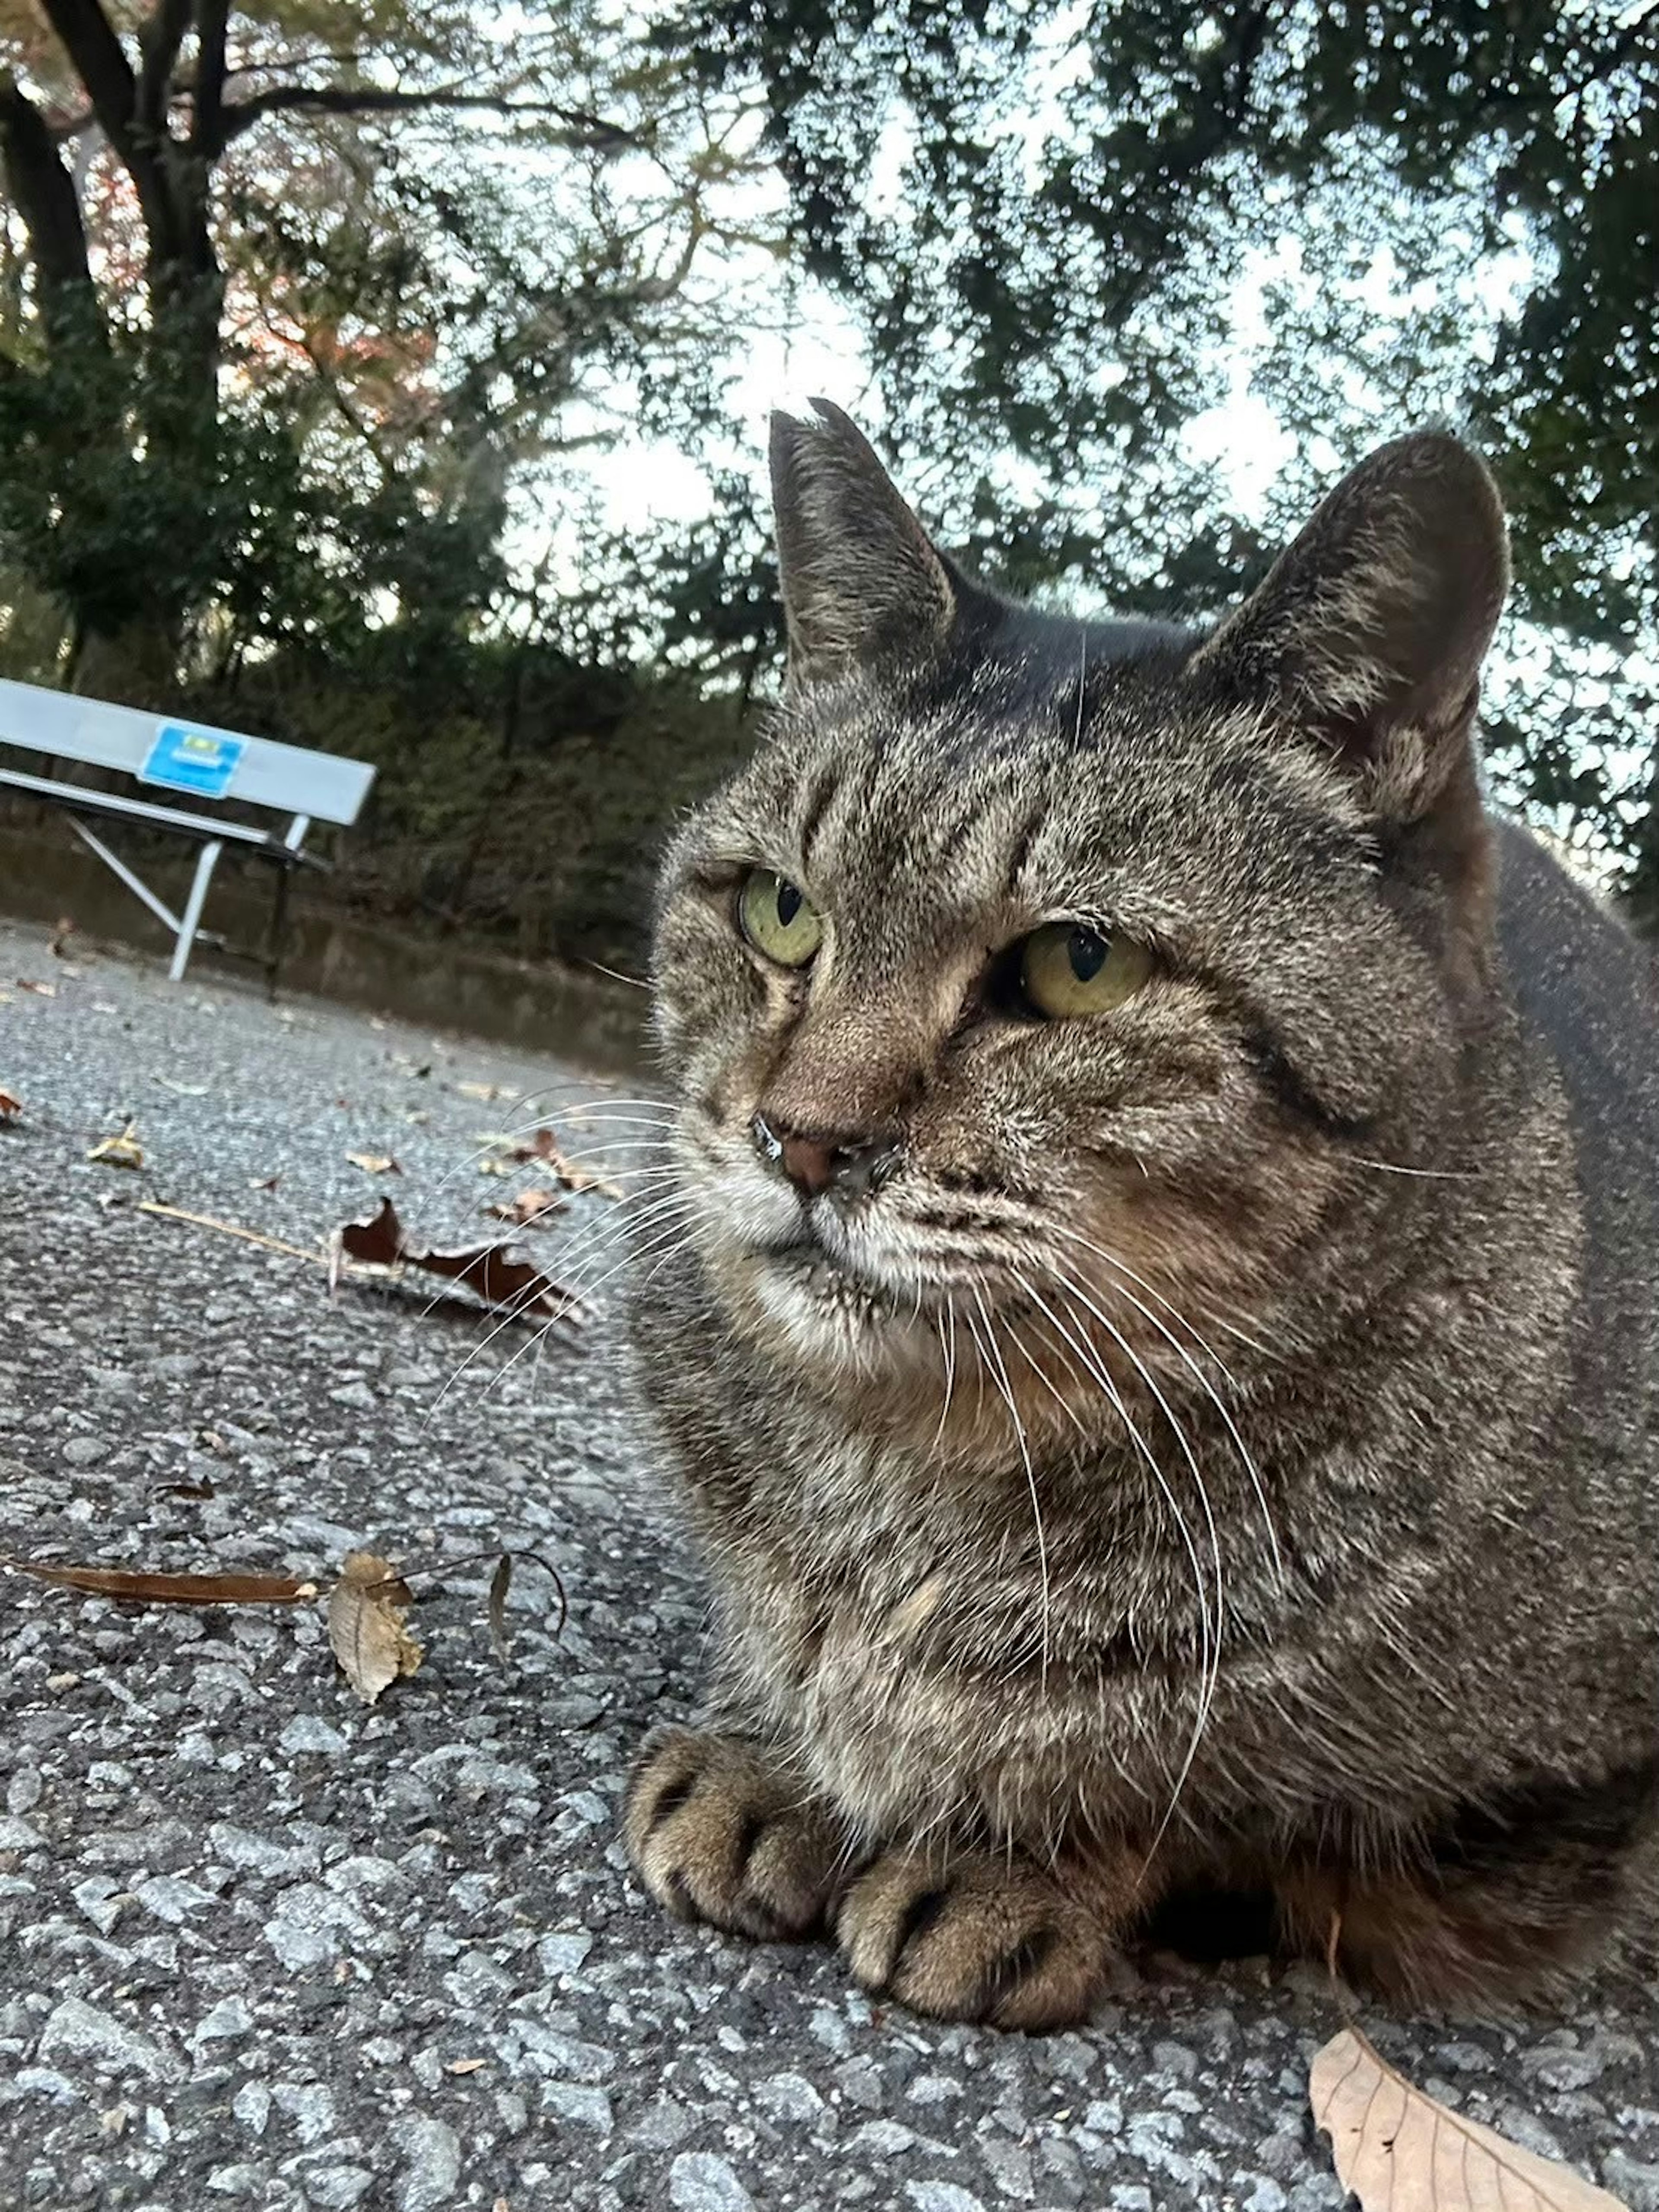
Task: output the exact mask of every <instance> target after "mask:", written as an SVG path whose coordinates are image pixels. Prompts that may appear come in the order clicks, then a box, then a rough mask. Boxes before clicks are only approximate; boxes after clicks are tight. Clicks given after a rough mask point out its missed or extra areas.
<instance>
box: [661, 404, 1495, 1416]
mask: <svg viewBox="0 0 1659 2212" xmlns="http://www.w3.org/2000/svg"><path fill="white" fill-rule="evenodd" d="M816 405H817V414H816V416H814V417H813V418H812V419H810V420H805V421H795V420H791V419H786V418H780V419H779V420H778V422H777V423H776V426H775V435H774V447H773V465H774V477H775V495H776V507H777V529H778V544H779V552H780V557H781V570H782V579H783V590H784V597H785V602H786V606H787V615H788V624H789V639H790V672H789V678H788V684H787V690H786V693H785V696H784V698H783V701H782V703H781V706H780V708H778V709H777V711H776V712H775V714H774V715H773V716H772V718H771V720H770V722H769V726H768V727H767V729H766V731H765V732H764V734H763V738H762V741H761V743H760V744H759V747H758V749H757V752H756V755H755V757H754V758H753V760H752V761H751V762H750V764H749V765H748V767H747V768H745V769H744V770H743V771H742V772H741V773H740V774H739V775H738V776H737V777H736V778H735V779H734V780H733V781H732V782H731V783H730V784H729V785H727V787H726V788H725V789H724V790H723V791H721V792H720V793H719V794H718V795H717V796H716V797H715V798H714V799H712V800H711V801H710V802H709V803H708V805H706V806H705V807H703V808H702V811H700V812H699V813H698V814H697V815H696V817H695V818H694V819H693V820H692V821H691V822H690V824H689V826H688V827H687V828H686V829H685V830H684V833H683V834H682V835H681V836H680V837H679V838H678V841H677V842H676V844H675V846H674V848H673V850H672V852H671V855H670V857H669V860H668V863H667V866H666V868H665V874H664V879H663V886H662V895H661V908H660V916H659V928H658V935H657V945H656V955H655V986H656V992H657V1006H658V1019H659V1034H660V1037H661V1040H662V1042H663V1045H664V1048H665V1054H666V1057H667V1060H668V1063H669V1066H670V1068H671V1073H672V1076H673V1079H674V1080H675V1083H676V1085H677V1088H678V1094H679V1099H680V1103H681V1105H682V1109H683V1111H682V1115H681V1119H680V1123H679V1128H678V1136H677V1139H676V1157H677V1161H678V1172H679V1176H680V1180H681V1186H682V1191H683V1194H684V1198H685V1200H686V1201H687V1204H688V1208H689V1212H688V1216H687V1219H688V1233H689V1235H690V1240H691V1243H692V1244H693V1246H694V1248H695V1249H696V1253H697V1255H698V1260H699V1263H700V1265H701V1266H702V1268H703V1270H704V1271H705V1273H706V1274H707V1276H708V1279H709V1281H710V1283H711V1285H712V1286H713V1288H714V1292H715V1294H716V1296H717V1297H718V1298H719V1300H720V1303H721V1304H722V1306H723V1307H724V1309H725V1310H726V1315H727V1316H728V1318H729V1320H730V1322H731V1324H732V1326H733V1327H734V1328H736V1329H737V1330H738V1331H739V1332H740V1333H741V1334H743V1335H744V1336H745V1337H747V1338H748V1339H749V1340H750V1341H752V1342H753V1343H755V1344H757V1345H758V1346H761V1347H762V1349H763V1351H764V1352H766V1353H767V1354H769V1356H770V1357H772V1358H775V1359H776V1360H777V1361H779V1362H781V1363H784V1364H787V1366H788V1368H789V1370H791V1372H792V1373H793V1374H794V1375H796V1376H799V1378H800V1379H801V1380H802V1381H803V1382H804V1383H806V1384H808V1385H809V1386H813V1387H817V1388H820V1389H828V1390H831V1391H837V1392H840V1393H842V1394H846V1393H849V1392H852V1393H855V1392H857V1391H860V1390H861V1391H863V1392H864V1393H865V1394H866V1397H867V1400H868V1402H869V1405H870V1407H871V1408H872V1418H873V1417H875V1415H876V1414H877V1413H879V1414H880V1417H881V1418H883V1419H887V1420H889V1421H890V1422H896V1423H897V1424H898V1425H900V1426H901V1427H904V1426H906V1425H908V1426H909V1427H910V1428H911V1430H912V1431H914V1432H915V1433H916V1434H921V1432H922V1431H925V1430H926V1429H927V1428H928V1427H930V1426H932V1425H933V1424H935V1423H937V1422H941V1421H944V1420H946V1419H948V1420H949V1421H951V1422H953V1423H956V1422H963V1421H965V1422H969V1424H970V1425H971V1423H972V1422H973V1420H974V1419H979V1420H980V1421H981V1425H984V1424H985V1422H986V1420H987V1415H986V1414H985V1412H984V1409H985V1408H986V1407H987V1406H988V1407H996V1406H997V1405H998V1404H999V1403H1000V1401H1006V1400H1008V1399H1012V1400H1013V1401H1015V1402H1016V1403H1018V1406H1019V1407H1020V1408H1021V1410H1022V1414H1023V1416H1024V1419H1025V1420H1026V1422H1027V1425H1028V1426H1031V1425H1036V1426H1041V1425H1055V1426H1058V1425H1061V1424H1062V1422H1064V1423H1071V1424H1074V1425H1078V1426H1079V1427H1084V1428H1085V1430H1086V1429H1087V1428H1088V1426H1089V1425H1090V1424H1091V1423H1096V1424H1097V1423H1098V1421H1099V1419H1101V1417H1102V1407H1103V1403H1104V1402H1106V1401H1107V1386H1108V1385H1110V1386H1111V1388H1112V1389H1115V1390H1117V1391H1118V1392H1119V1393H1120V1394H1121V1395H1123V1396H1124V1397H1125V1398H1126V1399H1127V1398H1130V1397H1134V1398H1139V1397H1140V1396H1141V1395H1143V1393H1144V1391H1145V1390H1146V1389H1147V1388H1149V1387H1150V1388H1152V1389H1154V1390H1156V1389H1158V1387H1160V1378H1162V1384H1161V1387H1164V1388H1170V1387H1180V1386H1182V1384H1184V1383H1188V1382H1189V1381H1191V1379H1192V1378H1193V1377H1194V1376H1195V1375H1196V1374H1197V1373H1198V1371H1199V1369H1200V1366H1202V1365H1203V1364H1204V1363H1206V1361H1207V1360H1208V1359H1209V1358H1211V1356H1212V1354H1214V1355H1218V1356H1219V1357H1221V1358H1239V1357H1245V1358H1248V1357H1249V1354H1248V1352H1241V1350H1240V1340H1241V1339H1243V1340H1246V1341H1247V1342H1248V1341H1249V1340H1252V1339H1254V1338H1255V1337H1257V1336H1258V1335H1259V1334H1260V1333H1261V1332H1262V1331H1271V1330H1273V1329H1275V1328H1278V1329H1280V1330H1283V1329H1285V1328H1289V1327H1291V1326H1292V1325H1293V1323H1294V1320H1295V1300H1296V1294H1297V1290H1298V1286H1300V1288H1301V1290H1302V1292H1303V1294H1304V1296H1312V1295H1313V1286H1314V1285H1326V1286H1327V1288H1328V1286H1329V1284H1330V1283H1331V1281H1332V1280H1333V1279H1334V1277H1335V1275H1336V1273H1337V1271H1336V1270H1335V1269H1334V1267H1333V1260H1334V1256H1335V1247H1336V1244H1337V1243H1338V1242H1339V1241H1340V1240H1341V1239H1344V1238H1346V1239H1347V1240H1348V1241H1349V1245H1350V1248H1351V1249H1346V1250H1345V1251H1343V1252H1342V1253H1341V1254H1340V1263H1341V1266H1342V1267H1348V1268H1363V1267H1365V1266H1366V1265H1367V1264H1368V1254H1367V1252H1366V1250H1365V1249H1352V1243H1353V1240H1355V1239H1358V1241H1359V1243H1360V1245H1361V1246H1363V1245H1364V1242H1365V1240H1366V1239H1367V1238H1375V1239H1377V1240H1381V1241H1382V1242H1386V1241H1387V1240H1388V1239H1389V1237H1393V1236H1395V1235H1397V1234H1398V1233H1399V1222H1400V1220H1401V1218H1402V1212H1401V1209H1402V1207H1403V1208H1404V1211H1405V1212H1407V1213H1408V1212H1410V1206H1409V1205H1408V1204H1407V1198H1408V1197H1410V1196H1412V1195H1413V1194H1414V1187H1413V1184H1412V1183H1411V1182H1409V1181H1407V1180H1403V1179H1402V1180H1399V1181H1395V1180H1393V1179H1392V1178H1391V1177H1389V1176H1388V1175H1387V1170H1389V1168H1391V1167H1395V1168H1414V1169H1417V1170H1423V1169H1429V1170H1434V1169H1436V1168H1437V1167H1439V1166H1441V1165H1442V1164H1443V1158H1444V1154H1445V1152H1446V1151H1447V1149H1448V1147H1454V1148H1455V1139H1456V1127H1455V1122H1456V1114H1457V1109H1456V1097H1457V1087H1458V1082H1459V1060H1460V1052H1461V1050H1462V1046H1463V1042H1464V1039H1465V1032H1466V1030H1468V1027H1469V1025H1470V1024H1471V1023H1473V1022H1474V1021H1476V1020H1478V1019H1479V1018H1480V1012H1481V1009H1482V1007H1483V1006H1484V1004H1485V1002H1486V993H1487V983H1486V972H1487V965H1488V957H1487V956H1488V952H1489V939H1490V919H1489V905H1490V897H1489V885H1488V874H1489V869H1488V858H1487V846H1486V836H1487V833H1486V824H1485V820H1484V817H1483V815H1482V813H1481V809H1480V799H1479V793H1478V787H1477V781H1476V773H1475V765H1474V752H1473V744H1472V726H1473V716H1474V704H1475V696H1476V683H1477V674H1478V671H1479V668H1480V661H1481V659H1482V656H1483V654H1484V653H1485V651H1486V646H1487V643H1488V641H1489V639H1490V636H1491V634H1492V627H1493V624H1494V623H1495V621H1496V619H1497V616H1498V610H1499V607H1500V605H1501V603H1502V599H1503V595H1504V583H1505V575H1506V562H1505V551H1504V525H1503V519H1502V514H1501V511H1500V509H1499V507H1498V500H1497V496H1496V494H1495V492H1494V490H1493V488H1492V483H1491V480H1490V478H1489V477H1488V476H1487V475H1486V471H1485V470H1484V469H1483V468H1482V466H1481V465H1480V462H1479V461H1477V460H1476V459H1474V456H1473V455H1472V454H1471V453H1468V451H1467V450H1466V449H1465V448H1464V447H1462V446H1461V445H1460V444H1459V443H1458V442H1457V441H1455V440H1454V439H1452V438H1450V437H1449V436H1445V435H1439V434H1436V433H1430V434H1424V435H1417V436H1413V437H1409V438H1406V439H1402V440H1401V441H1398V442H1397V443H1395V444H1394V445H1391V446H1387V447H1383V449H1382V450H1381V451H1380V452H1378V453H1375V454H1373V455H1372V457H1371V458H1370V459H1369V460H1368V461H1366V462H1365V463H1364V465H1362V466H1361V467H1359V468H1358V469H1357V470H1355V471H1354V472H1353V473H1352V475H1351V476H1349V477H1347V478H1346V480H1345V481H1344V482H1343V483H1341V484H1340V485H1339V486H1338V487H1337V489H1335V490H1334V492H1333V493H1332V494H1331V495H1329V497H1328V498H1327V500H1326V501H1324V503H1323V505H1322V507H1320V508H1319V510H1318V512H1317V513H1316V515H1315V517H1314V519H1313V520H1312V521H1311V522H1310V525H1309V526H1308V527H1307V529H1306V530H1304V532H1303V533H1302V535H1301V536H1300V537H1299V538H1297V540H1296V542H1295V543H1294V544H1292V545H1291V548H1290V549H1289V550H1288V551H1287V552H1286V553H1285V555H1284V556H1282V557H1281V558H1280V560H1279V562H1278V564H1277V565H1276V567H1275V568H1273V571H1272V572H1271V574H1269V575H1268V577H1267V580H1266V581H1265V582H1264V583H1263V584H1262V586H1261V588H1260V589H1259V590H1258V591H1257V592H1255V594H1254V595H1253V596H1252V597H1251V598H1250V599H1248V600H1247V601H1246V602H1245V603H1244V604H1243V605H1241V606H1240V607H1239V608H1238V609H1237V611H1235V612H1233V613H1232V614H1231V615H1230V616H1229V617H1227V618H1226V619H1225V621H1223V622H1222V623H1220V624H1219V625H1218V626H1217V627H1214V628H1212V629H1207V630H1201V631H1200V630H1194V631H1184V630H1179V629H1172V628H1169V627H1165V626H1158V625H1152V626H1142V625H1129V624H1115V623H1103V622H1102V623H1086V624H1085V623H1079V622H1076V621H1071V620H1062V619H1060V618H1057V617H1050V616H1042V615H1038V614H1036V613H1034V612H1032V611H1030V610H1025V609H1021V608H1018V607H1014V606H1012V605H1007V604H1006V603H1005V602H1003V601H1002V600H1000V599H997V598H995V597H994V595H993V594H991V593H989V592H987V591H985V590H984V589H983V588H982V587H981V586H978V585H976V584H975V583H973V582H971V581H969V580H968V579H967V578H966V577H964V576H963V574H961V573H960V572H959V570H958V569H957V568H956V567H955V566H954V564H953V563H952V562H951V561H949V560H948V559H947V558H946V557H945V556H944V555H942V554H941V553H940V552H939V550H937V549H936V548H935V547H934V546H933V544H931V543H930V541H929V539H928V538H927V535H926V533H925V532H924V531H923V530H922V528H921V525H920V523H919V522H918V521H917V520H916V519H915V516H914V515H913V514H912V513H911V512H910V510H909V509H908V507H906V506H905V504H904V502H903V501H902V500H901V498H900V497H899V495H898V494H897V492H896V490H895V489H894V488H893V485H892V484H891V483H890V481H889V479H888V477H887V476H886V475H885V473H884V471H883V469H882V467H881V465H880V463H879V462H878V460H877V459H876V457H875V455H874V453H872V451H871V449H870V447H868V445H867V444H866V442H865V441H864V439H863V438H862V437H861V436H860V434H859V432H858V431H857V430H856V429H855V428H854V427H853V425H852V424H851V423H850V422H848V420H847V419H846V417H845V416H842V414H841V413H840V412H839V410H836V409H834V408H831V407H829V406H828V405H826V404H824V403H823V402H818V403H816ZM1385 1180H1386V1181H1388V1182H1389V1183H1390V1184H1391V1187H1389V1188H1386V1189H1385V1188H1383V1185H1384V1183H1385ZM1370 1257H1372V1258H1375V1260H1376V1263H1377V1264H1382V1258H1383V1255H1382V1254H1381V1252H1380V1250H1379V1252H1378V1253H1377V1254H1376V1255H1370ZM1287 1316H1289V1318H1288V1319H1287ZM1206 1346H1207V1347H1208V1349H1207V1350H1206V1349H1205V1348H1203V1347H1206ZM953 1376H954V1377H955V1378H957V1407H956V1409H955V1410H954V1411H953V1412H952V1413H950V1414H949V1415H948V1416H947V1415H946V1413H945V1402H946V1399H947V1396H948V1395H949V1392H950V1389H951V1378H952V1377H953ZM970 1376H971V1380H969V1379H968V1378H969V1377H970ZM970 1397H971V1398H972V1399H973V1400H974V1401H975V1402H976V1403H977V1405H978V1406H979V1407H980V1408H981V1411H980V1413H979V1414H978V1415H977V1416H976V1415H975V1414H974V1413H972V1411H971V1409H970V1408H969V1400H970Z"/></svg>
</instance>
